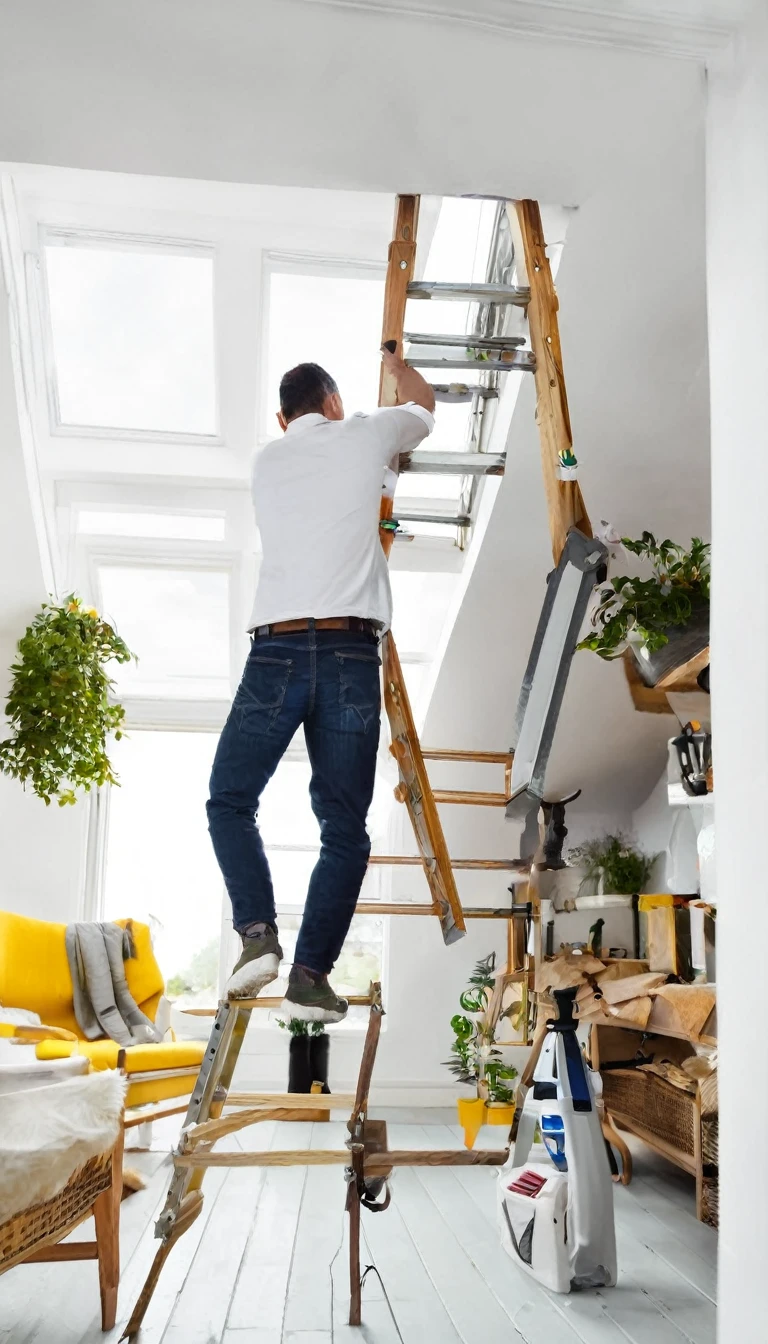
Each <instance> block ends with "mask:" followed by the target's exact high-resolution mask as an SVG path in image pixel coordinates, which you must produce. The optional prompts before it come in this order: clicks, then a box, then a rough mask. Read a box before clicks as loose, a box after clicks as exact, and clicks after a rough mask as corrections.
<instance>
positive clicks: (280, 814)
mask: <svg viewBox="0 0 768 1344" xmlns="http://www.w3.org/2000/svg"><path fill="white" fill-rule="evenodd" d="M311 774H312V770H311V767H310V764H309V761H306V760H303V761H286V760H282V761H281V762H280V764H279V765H278V767H277V770H276V771H275V774H274V775H273V776H272V779H271V780H270V781H269V783H268V785H267V787H266V789H265V790H264V793H263V796H262V799H261V802H260V803H259V829H260V831H261V835H262V838H263V840H264V845H265V848H266V850H267V853H268V855H269V864H270V868H271V870H272V878H273V881H274V886H275V901H276V903H277V904H278V906H280V905H287V906H294V907H295V906H303V904H304V899H305V897H306V894H307V883H308V882H309V876H310V873H311V872H312V869H313V868H314V866H315V864H316V862H317V855H318V852H319V848H320V831H319V827H318V824H317V821H316V819H315V815H314V813H313V811H312V808H311V806H310V801H309V781H310V777H311ZM393 806H394V804H393V801H392V786H391V781H389V780H388V779H384V777H383V776H380V775H377V778H376V784H375V788H374V794H373V802H372V804H371V808H370V811H369V813H368V833H369V835H370V837H371V841H372V843H373V844H374V846H376V845H377V844H378V845H379V846H380V847H382V843H383V841H384V839H385V837H386V834H387V826H388V821H389V816H390V813H391V811H392V807H393ZM306 846H309V849H307V848H305V847H306Z"/></svg>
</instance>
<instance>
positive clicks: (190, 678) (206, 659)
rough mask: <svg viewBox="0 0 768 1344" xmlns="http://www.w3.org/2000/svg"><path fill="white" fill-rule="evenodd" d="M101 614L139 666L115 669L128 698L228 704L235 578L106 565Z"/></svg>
mask: <svg viewBox="0 0 768 1344" xmlns="http://www.w3.org/2000/svg"><path fill="white" fill-rule="evenodd" d="M99 583H100V587H101V610H102V612H103V614H104V616H105V617H106V619H107V620H109V621H110V622H112V623H114V625H115V628H116V629H117V630H118V631H119V633H120V634H121V635H122V637H123V639H124V640H125V641H126V643H127V645H128V647H129V648H130V649H131V650H132V652H133V653H135V654H137V656H138V659H139V661H138V664H136V663H124V664H122V665H120V664H115V666H114V667H113V668H112V669H111V675H112V677H113V678H114V681H115V682H116V685H117V690H118V693H119V694H121V695H151V696H170V697H173V698H174V699H200V700H228V699H229V697H230V694H231V685H230V662H229V575H228V574H224V573H221V572H219V571H217V570H194V569H162V568H157V569H149V568H146V569H139V568H134V567H133V566H129V565H100V566H99Z"/></svg>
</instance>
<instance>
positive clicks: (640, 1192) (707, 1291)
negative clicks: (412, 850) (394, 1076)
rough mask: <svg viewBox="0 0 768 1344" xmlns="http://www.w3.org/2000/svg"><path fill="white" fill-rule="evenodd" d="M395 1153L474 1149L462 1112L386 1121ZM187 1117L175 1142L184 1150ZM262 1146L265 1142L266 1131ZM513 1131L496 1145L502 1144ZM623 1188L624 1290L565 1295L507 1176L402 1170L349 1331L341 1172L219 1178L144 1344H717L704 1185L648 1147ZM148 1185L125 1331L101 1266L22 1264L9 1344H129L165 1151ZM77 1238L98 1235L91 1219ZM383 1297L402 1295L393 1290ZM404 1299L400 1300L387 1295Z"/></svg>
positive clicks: (373, 1226)
mask: <svg viewBox="0 0 768 1344" xmlns="http://www.w3.org/2000/svg"><path fill="white" fill-rule="evenodd" d="M372 1114H374V1115H378V1116H380V1117H381V1118H383V1119H386V1120H387V1121H388V1122H389V1139H390V1144H391V1146H392V1147H393V1148H409V1147H411V1148H417V1147H428V1148H433V1147H435V1148H443V1147H448V1146H453V1145H455V1146H457V1147H458V1146H460V1137H459V1131H458V1130H457V1129H456V1127H455V1124H454V1123H453V1122H454V1120H455V1115H454V1113H453V1112H451V1111H448V1110H439V1111H438V1110H422V1111H402V1110H399V1111H394V1110H392V1111H386V1110H379V1111H373V1110H372ZM173 1124H174V1122H173V1121H167V1122H164V1125H165V1126H166V1127H165V1128H163V1130H162V1131H161V1129H160V1126H158V1127H157V1129H156V1133H157V1134H160V1133H161V1132H162V1135H163V1138H165V1137H166V1136H167V1138H168V1142H169V1145H170V1143H171V1142H172V1141H173V1137H174V1130H173V1128H172V1126H173ZM257 1135H258V1137H256V1136H257ZM344 1136H345V1127H344V1125H343V1124H342V1123H331V1124H327V1125H308V1124H299V1123H290V1124H279V1125H276V1124H269V1125H264V1126H263V1127H261V1129H260V1130H258V1129H252V1130H248V1131H245V1132H244V1133H243V1134H241V1135H240V1136H239V1144H238V1143H236V1144H235V1146H240V1147H243V1146H245V1147H256V1146H257V1145H258V1146H259V1147H267V1146H272V1147H274V1148H298V1147H303V1146H305V1145H306V1146H309V1147H320V1148H331V1147H335V1146H337V1145H339V1146H341V1144H342V1143H343V1140H344ZM498 1140H499V1131H496V1130H486V1131H484V1132H483V1134H481V1136H480V1139H479V1143H482V1144H483V1145H484V1146H487V1147H497V1146H501V1144H500V1143H499V1141H498ZM633 1150H634V1153H635V1160H636V1176H635V1178H634V1180H633V1182H632V1184H631V1185H630V1186H629V1187H628V1188H627V1189H624V1188H623V1187H617V1188H616V1230H617V1236H618V1251H619V1285H618V1287H616V1288H614V1289H610V1290H603V1291H600V1292H591V1293H583V1294H578V1295H571V1296H567V1297H558V1296H556V1295H554V1294H551V1293H548V1292H547V1291H546V1290H544V1289H542V1288H539V1287H538V1286H537V1285H536V1284H535V1283H533V1282H532V1281H531V1280H530V1279H529V1278H528V1277H527V1276H526V1275H525V1274H523V1273H522V1271H520V1270H519V1269H517V1268H516V1267H515V1265H514V1264H513V1262H512V1261H511V1260H510V1259H509V1258H508V1257H507V1256H506V1254H505V1253H504V1252H503V1251H502V1250H501V1248H500V1246H499V1242H498V1238H497V1235H496V1227H495V1208H494V1181H495V1175H496V1172H495V1169H490V1170H488V1169H486V1170H483V1169H481V1168H477V1169H475V1170H471V1169H469V1168H464V1169H461V1168H453V1169H451V1168H434V1169H429V1168H423V1169H421V1170H417V1169H415V1168H414V1169H411V1170H407V1169H403V1170H400V1171H399V1172H398V1173H397V1175H396V1178H395V1181H394V1182H393V1200H392V1205H391V1206H390V1208H389V1209H388V1210H387V1212H386V1213H382V1214H376V1215H373V1214H369V1213H366V1212H364V1213H363V1234H364V1242H363V1247H362V1262H363V1265H364V1266H365V1265H368V1264H372V1265H375V1266H376V1269H377V1270H378V1272H379V1274H380V1275H381V1281H382V1282H383V1288H382V1282H380V1281H379V1279H378V1278H377V1276H376V1274H375V1273H373V1272H371V1273H369V1275H368V1277H367V1279H366V1282H365V1285H364V1288H363V1320H364V1325H363V1327H362V1329H361V1330H354V1329H351V1328H350V1327H349V1326H348V1325H347V1324H346V1316H347V1309H348V1281H347V1255H346V1243H345V1244H344V1245H342V1246H341V1251H340V1253H339V1254H338V1256H337V1257H336V1260H335V1263H334V1262H333V1261H334V1254H335V1253H336V1251H337V1248H338V1247H339V1246H340V1245H341V1243H342V1239H343V1235H344V1231H345V1219H344V1216H343V1205H344V1182H343V1178H342V1173H341V1169H340V1168H338V1167H314V1168H310V1169H307V1168H300V1167H293V1168H283V1169H280V1168H272V1169H270V1170H268V1171H265V1170H259V1169H258V1168H253V1167H252V1168H250V1169H248V1168H245V1169H240V1170H237V1169H235V1170H229V1171H225V1170H222V1169H213V1170H211V1171H209V1172H208V1173H207V1175H206V1180H205V1186H204V1190H205V1206H204V1209H203V1212H202V1214H201V1216H200V1217H199V1218H198V1220H197V1222H196V1223H195V1224H194V1226H193V1227H192V1228H191V1230H190V1231H189V1232H188V1233H187V1234H186V1235H185V1236H184V1237H182V1239H181V1241H180V1242H179V1243H178V1245H177V1246H176V1247H175V1248H174V1250H173V1252H172V1254H171V1256H170V1258H169V1260H168V1262H167V1264H166V1266H165V1269H164V1270H163V1273H162V1275H161V1278H160V1282H159V1285H158V1288H157V1289H156V1291H155V1295H154V1298H153V1300H152V1304H151V1306H150V1309H149V1312H148V1314H147V1318H146V1321H145V1325H144V1328H143V1330H142V1332H141V1334H140V1336H139V1344H353V1341H355V1342H356V1344H398V1342H399V1341H402V1342H403V1344H509V1342H510V1341H518V1342H519V1341H525V1344H579V1341H581V1344H685V1342H686V1341H687V1342H688V1344H715V1268H716V1246H717V1238H716V1234H715V1233H714V1232H713V1231H712V1230H711V1229H710V1228H707V1227H704V1226H703V1225H702V1224H701V1223H698V1222H697V1221H696V1219H695V1216H694V1212H693V1209H694V1196H693V1182H692V1180H690V1179H689V1178H688V1177H686V1176H685V1175H684V1174H683V1173H682V1172H679V1171H677V1169H676V1168H674V1167H672V1166H670V1165H669V1164H667V1163H665V1162H663V1161H662V1160H660V1159H657V1158H654V1157H653V1156H652V1155H651V1154H649V1153H648V1150H647V1149H645V1148H644V1147H643V1146H642V1144H633ZM126 1165H127V1166H132V1167H135V1168H138V1169H139V1170H141V1171H142V1172H143V1174H144V1175H145V1177H146V1178H147V1179H148V1184H147V1188H146V1190H143V1191H142V1192H140V1193H139V1194H135V1195H131V1196H130V1197H129V1199H128V1200H126V1201H125V1203H124V1204H123V1206H122V1221H121V1242H122V1278H121V1284H120V1300H119V1309H118V1326H117V1327H116V1329H115V1330H114V1331H111V1332H109V1333H108V1334H106V1335H103V1334H102V1333H101V1330H100V1328H99V1309H98V1288H97V1271H96V1264H95V1262H88V1261H83V1262H80V1263H77V1262H72V1263H63V1264H57V1265H20V1266H18V1267H17V1268H16V1269H13V1270H10V1271H9V1272H8V1274H6V1275H4V1276H2V1277H0V1344H97V1341H104V1344H116V1341H117V1340H118V1338H119V1336H120V1334H121V1333H122V1327H123V1325H124V1323H125V1321H126V1319H127V1317H128V1314H129V1312H130V1309H131V1307H132V1306H133V1303H134V1301H135V1298H136V1296H137V1294H138V1291H139V1289H140V1287H141V1285H142V1284H143V1282H144V1278H145V1276H146V1273H147V1270H148V1268H149V1264H150V1262H151V1260H152V1257H153V1255H154V1252H155V1247H156V1244H157V1243H156V1242H155V1241H154V1238H153V1235H152V1224H153V1221H154V1218H155V1217H156V1215H157V1213H158V1211H159V1208H160V1207H161V1206H162V1203H163V1201H164V1197H165V1191H166V1186H167V1183H168V1177H169V1163H168V1160H167V1158H164V1157H163V1155H162V1153H157V1152H152V1153H145V1154H137V1153H131V1154H128V1155H127V1161H126ZM78 1235H82V1236H84V1237H86V1238H88V1237H91V1236H92V1231H91V1225H90V1224H88V1223H87V1224H85V1226H84V1227H83V1228H82V1229H79V1230H78ZM384 1290H386V1295H385V1292H384ZM387 1299H388V1300H387Z"/></svg>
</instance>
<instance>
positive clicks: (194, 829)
mask: <svg viewBox="0 0 768 1344" xmlns="http://www.w3.org/2000/svg"><path fill="white" fill-rule="evenodd" d="M215 750H216V736H215V734H213V733H162V732H157V733H155V732H151V733H150V732H145V733H132V734H130V736H129V737H126V738H123V740H122V741H121V742H116V743H114V744H113V746H112V748H111V755H112V759H113V762H114V765H115V768H116V770H117V773H118V775H119V777H120V784H121V787H120V788H116V789H112V790H111V792H110V800H109V833H108V839H107V862H106V881H105V890H106V896H105V911H104V913H105V917H106V918H107V919H118V918H121V917H131V918H133V919H137V920H140V921H141V922H142V923H148V924H149V925H150V927H151V929H152V936H153V941H154V948H155V955H156V956H157V960H158V962H159V964H160V969H161V970H162V972H163V975H164V976H165V980H166V989H167V992H168V994H169V997H171V998H179V999H181V1000H183V1001H184V1002H185V1003H196V1002H198V1003H211V1002H212V1001H214V1000H215V999H216V997H217V990H218V962H219V939H220V934H221V913H222V904H221V903H222V897H223V894H224V893H223V885H222V880H221V876H220V874H219V869H218V866H217V863H216V860H215V858H214V854H213V849H212V847H211V842H210V838H209V836H208V831H207V828H206V820H205V800H206V798H207V797H208V779H209V776H210V773H211V764H212V762H213V755H214V752H215Z"/></svg>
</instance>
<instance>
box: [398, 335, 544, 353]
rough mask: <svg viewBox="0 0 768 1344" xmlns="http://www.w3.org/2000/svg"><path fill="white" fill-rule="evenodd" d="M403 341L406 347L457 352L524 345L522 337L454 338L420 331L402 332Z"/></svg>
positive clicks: (468, 336) (511, 348) (472, 336)
mask: <svg viewBox="0 0 768 1344" xmlns="http://www.w3.org/2000/svg"><path fill="white" fill-rule="evenodd" d="M403 341H404V342H405V343H407V344H408V345H446V346H456V347H457V348H458V349H459V350H514V349H516V348H517V346H520V345H525V337H524V336H474V335H470V334H469V333H467V334H466V335H464V336H462V335H461V334H458V335H455V336H444V335H442V334H440V333H438V334H437V335H427V334H426V333H424V332H421V331H404V332H403Z"/></svg>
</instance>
